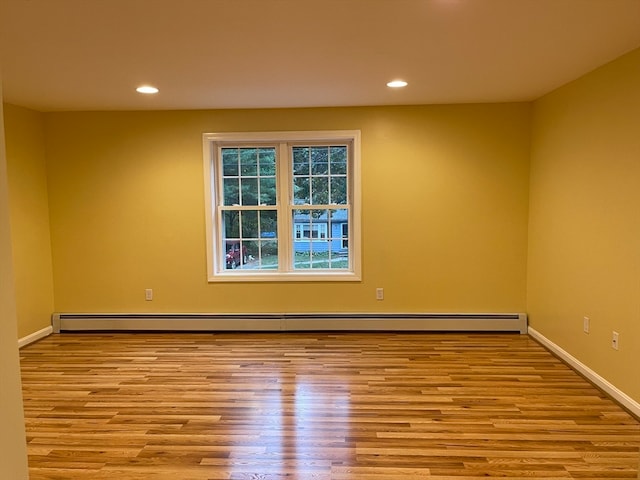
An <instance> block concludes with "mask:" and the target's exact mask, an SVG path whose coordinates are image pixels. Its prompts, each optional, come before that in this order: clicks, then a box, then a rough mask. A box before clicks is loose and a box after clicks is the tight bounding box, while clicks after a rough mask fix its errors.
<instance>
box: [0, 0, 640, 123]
mask: <svg viewBox="0 0 640 480" xmlns="http://www.w3.org/2000/svg"><path fill="white" fill-rule="evenodd" d="M0 29H1V30H0V62H1V64H0V66H1V69H2V81H3V89H4V99H5V101H8V102H10V103H15V104H18V105H22V106H25V107H30V108H33V109H36V110H42V111H57V110H124V109H126V110H132V109H134V110H140V109H205V108H206V109H209V108H245V107H246V108H257V107H308V106H344V105H354V106H355V105H386V104H432V103H469V102H510V101H528V100H533V99H535V98H537V97H539V96H541V95H543V94H544V93H546V92H549V91H551V90H553V89H554V88H556V87H558V86H560V85H563V84H564V83H567V82H568V81H571V80H573V79H575V78H577V77H579V76H580V75H582V74H584V73H586V72H588V71H590V70H592V69H594V68H596V67H598V66H600V65H602V64H604V63H606V62H608V61H610V60H613V59H614V58H616V57H618V56H620V55H621V54H623V53H626V52H628V51H630V50H633V49H634V48H637V47H640V0H1V1H0ZM395 78H403V79H405V80H407V81H408V82H409V86H408V87H407V88H405V89H402V90H391V89H388V88H387V87H386V86H385V83H386V82H387V81H389V80H392V79H395ZM143 83H149V84H153V85H155V86H157V87H158V88H159V89H160V93H159V94H158V95H155V96H151V97H150V96H142V95H140V94H137V93H136V92H135V90H134V89H135V87H137V86H138V85H140V84H143Z"/></svg>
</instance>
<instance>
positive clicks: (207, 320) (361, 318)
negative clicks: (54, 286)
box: [52, 313, 527, 334]
mask: <svg viewBox="0 0 640 480" xmlns="http://www.w3.org/2000/svg"><path fill="white" fill-rule="evenodd" d="M52 327H53V331H54V333H60V332H63V331H111V330H113V331H127V330H129V331H137V330H142V331H211V332H216V331H256V332H295V331H441V332H455V331H458V332H459V331H470V332H519V333H522V334H525V333H527V315H526V314H525V313H265V314H253V313H251V314H209V313H158V314H152V313H55V314H53V316H52Z"/></svg>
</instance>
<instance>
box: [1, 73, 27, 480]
mask: <svg viewBox="0 0 640 480" xmlns="http://www.w3.org/2000/svg"><path fill="white" fill-rule="evenodd" d="M0 80H1V79H0ZM0 87H1V82H0ZM0 98H2V89H1V88H0ZM4 139H5V136H4V127H3V112H2V104H1V103H0V425H2V428H0V478H3V479H4V478H7V479H9V478H10V479H15V480H26V479H27V478H29V475H28V473H27V442H26V437H25V430H24V413H23V404H22V389H21V385H20V364H19V360H18V342H17V331H16V323H17V320H16V317H17V315H16V300H15V298H16V297H15V282H14V277H13V261H12V255H11V225H10V221H9V192H8V182H7V169H6V155H5V140H4Z"/></svg>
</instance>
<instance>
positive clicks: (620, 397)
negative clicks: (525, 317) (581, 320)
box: [529, 327, 640, 418]
mask: <svg viewBox="0 0 640 480" xmlns="http://www.w3.org/2000/svg"><path fill="white" fill-rule="evenodd" d="M529 335H531V336H532V337H533V338H534V339H536V340H537V341H538V342H540V343H541V344H542V345H543V346H544V347H545V348H547V349H548V350H550V351H551V352H553V353H555V354H556V355H557V356H558V357H560V359H562V360H563V361H564V362H566V363H568V364H569V365H570V366H571V367H572V368H574V369H575V370H577V371H578V372H580V373H581V374H582V375H584V376H585V377H586V378H587V379H588V380H589V381H590V382H591V383H593V384H594V385H596V386H597V387H598V388H600V389H601V390H603V391H604V392H605V393H606V394H607V395H609V396H610V397H612V398H613V399H615V400H616V401H617V402H618V403H620V404H621V405H623V406H624V407H625V408H626V409H627V410H629V411H630V412H631V413H632V414H633V415H635V416H636V417H638V418H640V403H638V402H637V401H635V400H634V399H633V398H631V397H630V396H629V395H627V394H626V393H624V392H623V391H622V390H620V389H618V388H617V387H616V386H615V385H613V384H611V383H610V382H609V381H607V380H606V379H604V378H603V377H601V376H600V375H598V374H597V373H596V372H594V371H593V370H591V369H590V368H589V367H587V366H586V365H585V364H584V363H582V362H581V361H580V360H578V359H577V358H575V357H574V356H573V355H571V354H570V353H568V352H566V351H565V350H563V349H562V348H560V347H559V346H558V345H556V344H555V343H553V342H552V341H551V340H549V339H548V338H546V337H545V336H544V335H542V334H541V333H540V332H538V331H537V330H535V329H534V328H531V327H529Z"/></svg>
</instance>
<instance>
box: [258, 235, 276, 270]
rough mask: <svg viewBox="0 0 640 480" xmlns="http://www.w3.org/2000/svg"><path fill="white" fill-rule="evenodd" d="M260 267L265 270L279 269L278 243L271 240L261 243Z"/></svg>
mask: <svg viewBox="0 0 640 480" xmlns="http://www.w3.org/2000/svg"><path fill="white" fill-rule="evenodd" d="M259 258H260V267H259V268H261V269H263V270H275V269H277V268H278V242H277V241H273V240H269V241H265V242H260V257H259Z"/></svg>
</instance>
